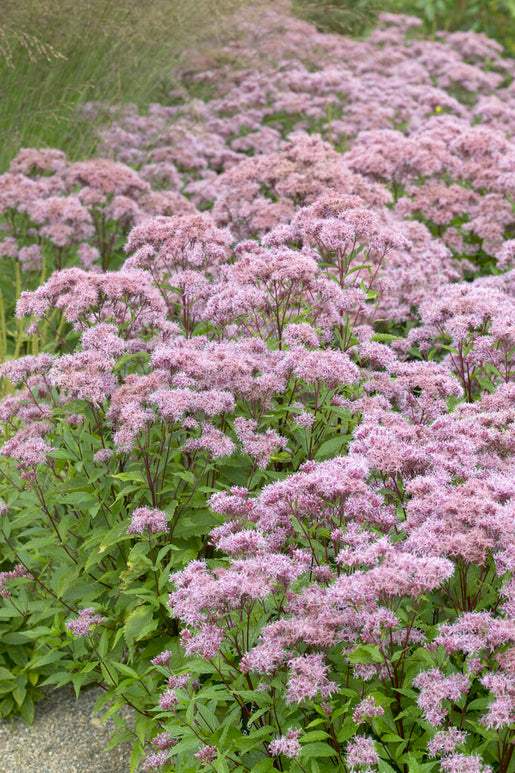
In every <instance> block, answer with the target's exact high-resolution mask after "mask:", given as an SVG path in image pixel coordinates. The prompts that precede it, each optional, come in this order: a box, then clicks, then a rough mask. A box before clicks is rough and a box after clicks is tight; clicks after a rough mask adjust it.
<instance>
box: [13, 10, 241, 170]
mask: <svg viewBox="0 0 515 773" xmlns="http://www.w3.org/2000/svg"><path fill="white" fill-rule="evenodd" d="M246 4H248V0H83V1H82V2H80V3H77V2H75V0H29V2H27V3H20V2H19V0H15V1H13V0H6V1H5V2H4V3H2V17H1V19H0V84H1V85H0V100H1V104H2V109H1V110H0V171H3V170H5V169H6V168H7V166H8V164H9V162H10V160H11V159H12V157H13V156H14V155H15V154H16V152H17V151H18V150H19V148H20V147H31V146H32V147H43V146H47V147H58V148H60V149H62V150H64V151H66V153H67V154H68V155H69V156H70V157H71V158H72V159H73V158H81V157H87V156H90V155H92V154H93V153H94V150H95V137H94V132H93V131H92V130H91V129H92V127H91V125H90V124H89V123H87V122H86V121H84V120H83V119H82V120H81V118H80V114H77V107H78V106H79V105H80V104H81V103H83V102H85V101H88V100H95V101H105V102H109V103H111V104H120V105H123V104H126V103H128V102H133V103H136V104H138V105H139V106H141V107H143V106H145V105H148V104H149V103H150V102H152V101H154V102H155V101H166V98H167V95H168V92H169V91H170V89H171V88H173V86H174V85H175V84H174V80H173V73H172V70H173V67H174V66H175V65H177V63H178V62H179V61H180V59H181V57H182V56H183V55H184V53H185V52H187V51H188V50H190V49H191V48H197V47H198V46H199V45H200V44H201V41H202V39H203V37H204V36H206V35H209V36H211V38H212V37H213V35H216V33H217V30H218V29H219V28H221V27H222V26H223V22H224V19H225V18H226V17H227V16H228V15H229V14H230V13H232V12H234V11H237V10H238V9H239V8H241V7H243V6H244V5H246Z"/></svg>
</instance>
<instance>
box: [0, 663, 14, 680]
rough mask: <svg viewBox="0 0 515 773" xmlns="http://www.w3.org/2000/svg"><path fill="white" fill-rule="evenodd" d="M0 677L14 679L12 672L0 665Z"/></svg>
mask: <svg viewBox="0 0 515 773" xmlns="http://www.w3.org/2000/svg"><path fill="white" fill-rule="evenodd" d="M0 679H14V674H12V673H11V672H10V671H8V670H7V668H4V667H3V666H0Z"/></svg>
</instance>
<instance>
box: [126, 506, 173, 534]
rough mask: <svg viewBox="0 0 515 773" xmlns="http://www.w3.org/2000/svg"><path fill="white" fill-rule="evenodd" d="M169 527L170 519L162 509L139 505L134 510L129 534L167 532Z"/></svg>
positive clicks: (128, 530)
mask: <svg viewBox="0 0 515 773" xmlns="http://www.w3.org/2000/svg"><path fill="white" fill-rule="evenodd" d="M167 529H168V519H167V516H166V513H165V512H163V511H162V510H156V509H152V508H150V507H137V508H136V510H133V511H132V515H131V523H130V526H129V528H128V529H127V534H145V532H151V533H152V534H155V533H156V532H165V531H166V530H167Z"/></svg>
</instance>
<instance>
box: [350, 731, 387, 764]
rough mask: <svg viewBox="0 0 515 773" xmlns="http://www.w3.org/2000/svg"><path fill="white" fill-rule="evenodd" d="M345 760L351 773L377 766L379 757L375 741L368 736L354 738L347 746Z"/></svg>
mask: <svg viewBox="0 0 515 773" xmlns="http://www.w3.org/2000/svg"><path fill="white" fill-rule="evenodd" d="M345 759H346V762H347V765H348V766H349V769H350V771H351V773H355V771H356V770H359V769H360V768H363V767H365V766H367V767H369V766H370V765H377V764H378V763H379V755H378V754H377V751H376V747H375V742H374V740H373V739H372V738H369V736H366V735H355V736H353V738H351V739H350V741H349V743H348V744H347V749H346V755H345Z"/></svg>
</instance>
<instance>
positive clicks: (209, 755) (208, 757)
mask: <svg viewBox="0 0 515 773" xmlns="http://www.w3.org/2000/svg"><path fill="white" fill-rule="evenodd" d="M194 756H195V757H197V759H199V760H201V761H202V764H203V765H210V764H211V763H212V762H213V760H214V759H215V757H216V746H203V747H202V749H200V750H199V751H198V752H197V753H196V754H195V755H194Z"/></svg>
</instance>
